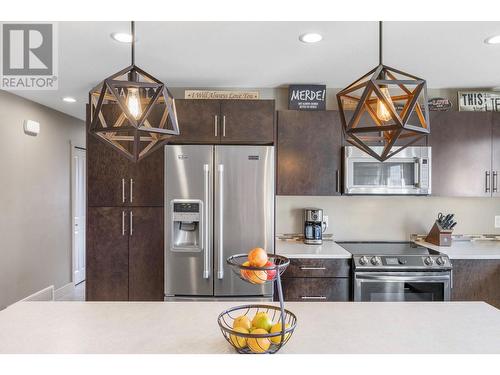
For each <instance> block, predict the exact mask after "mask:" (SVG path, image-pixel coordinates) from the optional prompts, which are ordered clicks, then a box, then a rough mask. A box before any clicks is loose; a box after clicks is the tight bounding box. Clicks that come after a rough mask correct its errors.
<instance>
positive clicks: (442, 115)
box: [429, 112, 493, 197]
mask: <svg viewBox="0 0 500 375" xmlns="http://www.w3.org/2000/svg"><path fill="white" fill-rule="evenodd" d="M492 118H493V116H492V113H490V112H431V134H430V135H429V146H431V147H432V195H440V196H448V197H453V196H460V197H489V196H491V190H492V186H491V185H492V173H491V169H492V168H491V167H492V165H491V159H492V147H491V135H492Z"/></svg>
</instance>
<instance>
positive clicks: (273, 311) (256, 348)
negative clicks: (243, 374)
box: [217, 305, 297, 354]
mask: <svg viewBox="0 0 500 375" xmlns="http://www.w3.org/2000/svg"><path fill="white" fill-rule="evenodd" d="M262 312H264V313H266V314H267V315H268V316H269V318H270V319H271V320H272V321H273V322H276V321H277V319H278V320H279V321H280V322H281V327H285V329H284V330H283V329H281V330H280V329H278V330H276V332H271V333H262V334H252V333H243V332H240V331H235V330H234V329H233V325H234V321H235V320H236V319H239V318H241V317H242V316H245V317H247V318H249V319H250V320H252V317H254V316H255V315H257V314H258V313H262ZM283 313H284V316H283V317H282V316H281V314H282V311H281V307H278V306H271V305H245V306H236V307H233V308H231V309H228V310H225V311H223V312H222V313H221V314H220V315H219V317H218V318H217V321H218V323H219V327H220V329H221V331H222V334H223V335H224V338H225V339H226V340H227V342H229V343H230V344H231V345H232V346H233V347H234V348H235V349H236V351H237V352H238V353H242V354H250V353H259V354H265V353H269V354H274V353H276V352H277V351H278V350H280V349H281V347H282V346H284V345H285V344H286V343H287V342H288V340H290V337H291V336H292V333H293V331H294V329H295V326H296V323H297V317H296V316H295V314H294V313H292V312H291V311H289V310H286V309H285V310H284V311H283ZM283 321H285V325H283V323H282V322H283Z"/></svg>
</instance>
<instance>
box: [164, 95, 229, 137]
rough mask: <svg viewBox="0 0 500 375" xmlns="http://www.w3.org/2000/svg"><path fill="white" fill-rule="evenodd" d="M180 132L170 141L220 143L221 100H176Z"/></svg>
mask: <svg viewBox="0 0 500 375" xmlns="http://www.w3.org/2000/svg"><path fill="white" fill-rule="evenodd" d="M175 107H176V109H177V117H178V122H179V129H180V134H179V135H178V136H175V137H172V138H171V140H170V143H218V142H219V139H220V130H219V120H220V101H218V100H189V99H178V100H176V101H175Z"/></svg>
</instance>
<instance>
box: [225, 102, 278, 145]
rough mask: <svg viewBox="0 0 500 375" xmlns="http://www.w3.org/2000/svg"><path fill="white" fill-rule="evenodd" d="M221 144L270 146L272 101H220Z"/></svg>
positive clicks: (272, 131)
mask: <svg viewBox="0 0 500 375" xmlns="http://www.w3.org/2000/svg"><path fill="white" fill-rule="evenodd" d="M220 136H221V138H220V142H221V143H241V144H272V143H273V142H274V100H222V101H221V128H220Z"/></svg>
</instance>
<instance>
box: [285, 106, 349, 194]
mask: <svg viewBox="0 0 500 375" xmlns="http://www.w3.org/2000/svg"><path fill="white" fill-rule="evenodd" d="M277 144H278V146H277V162H278V167H277V169H278V176H277V194H278V195H340V191H341V187H340V168H341V164H342V162H341V160H342V159H341V154H342V128H341V124H340V117H339V113H338V111H279V112H278V136H277Z"/></svg>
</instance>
